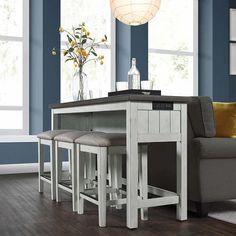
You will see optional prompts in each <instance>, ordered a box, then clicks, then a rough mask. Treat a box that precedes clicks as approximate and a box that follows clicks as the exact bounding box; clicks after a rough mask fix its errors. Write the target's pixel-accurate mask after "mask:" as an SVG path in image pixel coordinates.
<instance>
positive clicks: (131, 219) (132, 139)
mask: <svg viewBox="0 0 236 236" xmlns="http://www.w3.org/2000/svg"><path fill="white" fill-rule="evenodd" d="M127 106H128V107H127V114H126V125H127V126H126V127H127V128H126V129H127V131H126V132H127V136H126V139H127V142H126V144H127V145H126V149H127V152H126V153H127V158H126V160H127V165H126V166H127V174H126V178H127V211H126V214H127V227H128V228H130V229H134V228H138V136H137V129H138V125H137V117H138V116H137V103H130V102H129V103H128V104H127Z"/></svg>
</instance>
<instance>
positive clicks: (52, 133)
mask: <svg viewBox="0 0 236 236" xmlns="http://www.w3.org/2000/svg"><path fill="white" fill-rule="evenodd" d="M69 131H71V130H69V129H62V130H48V131H45V132H43V133H40V134H38V136H37V137H38V138H40V139H47V140H52V139H54V137H55V136H57V135H59V134H63V133H66V132H69Z"/></svg>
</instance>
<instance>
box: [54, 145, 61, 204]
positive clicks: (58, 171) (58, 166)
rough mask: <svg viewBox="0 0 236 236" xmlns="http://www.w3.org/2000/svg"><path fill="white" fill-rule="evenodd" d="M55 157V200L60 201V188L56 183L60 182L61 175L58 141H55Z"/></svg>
mask: <svg viewBox="0 0 236 236" xmlns="http://www.w3.org/2000/svg"><path fill="white" fill-rule="evenodd" d="M55 159H56V184H55V186H56V201H57V202H60V201H61V190H60V189H59V187H58V184H59V183H60V182H61V175H62V161H61V155H60V150H59V148H58V142H55Z"/></svg>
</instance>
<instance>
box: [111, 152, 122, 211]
mask: <svg viewBox="0 0 236 236" xmlns="http://www.w3.org/2000/svg"><path fill="white" fill-rule="evenodd" d="M113 161H114V164H113V167H114V169H113V173H114V174H113V179H114V180H113V186H112V187H113V188H115V189H117V192H116V193H115V199H119V198H122V194H121V192H120V189H121V188H122V155H114V159H113ZM116 209H122V205H117V206H116Z"/></svg>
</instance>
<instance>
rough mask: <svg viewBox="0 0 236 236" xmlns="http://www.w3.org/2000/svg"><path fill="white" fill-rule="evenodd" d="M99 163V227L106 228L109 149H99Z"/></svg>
mask: <svg viewBox="0 0 236 236" xmlns="http://www.w3.org/2000/svg"><path fill="white" fill-rule="evenodd" d="M97 163H98V214H99V226H100V227H105V226H106V179H107V148H105V147H101V148H99V152H98V155H97Z"/></svg>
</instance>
